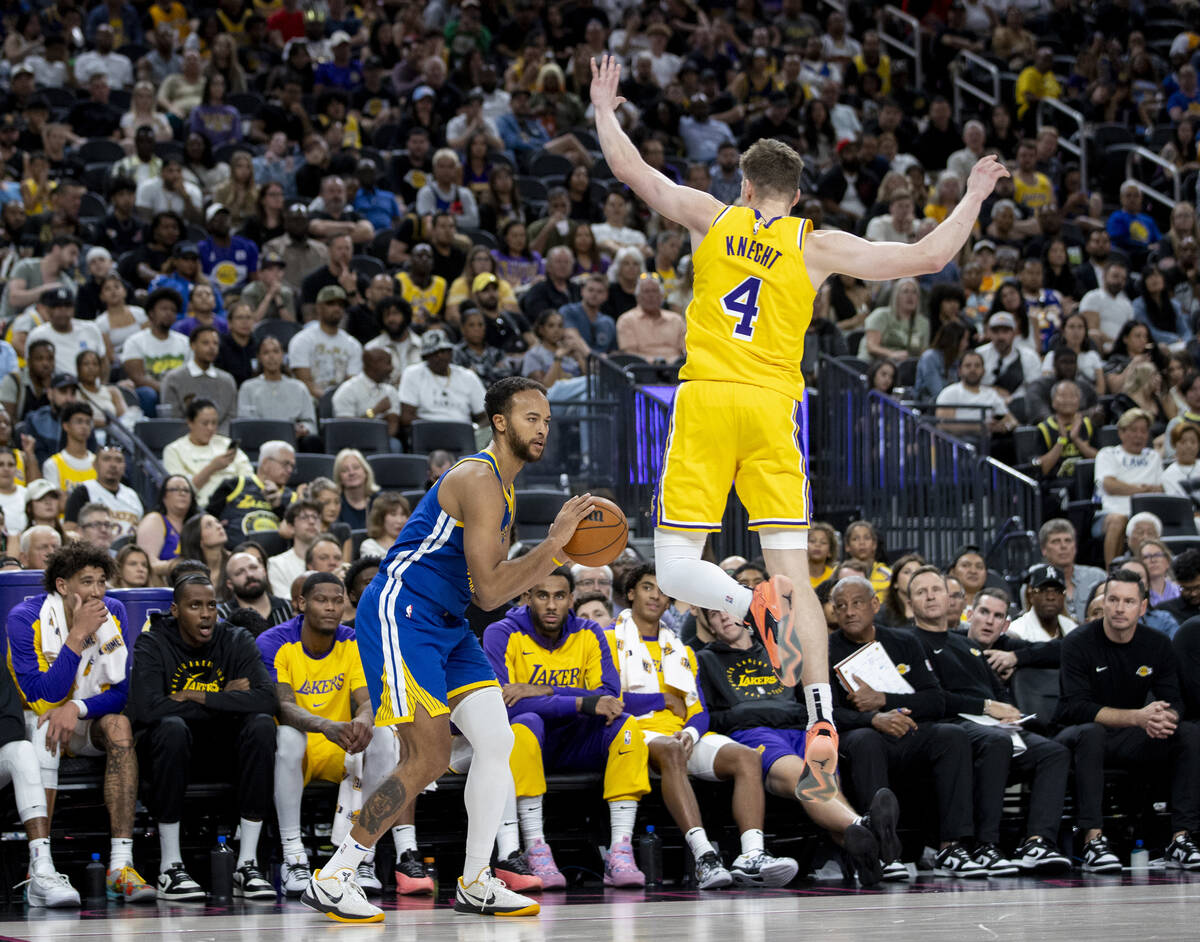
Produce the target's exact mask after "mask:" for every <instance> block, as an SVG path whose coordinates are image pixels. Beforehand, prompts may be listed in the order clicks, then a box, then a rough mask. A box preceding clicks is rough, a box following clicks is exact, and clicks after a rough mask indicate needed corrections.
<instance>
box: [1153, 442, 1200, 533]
mask: <svg viewBox="0 0 1200 942" xmlns="http://www.w3.org/2000/svg"><path fill="white" fill-rule="evenodd" d="M1171 447H1172V448H1174V449H1175V460H1174V461H1173V462H1172V463H1171V464H1170V465H1168V466H1167V467H1166V468H1165V469H1164V470H1163V474H1162V486H1163V493H1164V494H1171V495H1172V496H1174V497H1186V498H1187V499H1188V500H1190V501H1191V502H1192V513H1193V514H1194V515H1195V516H1196V517H1197V518H1198V519H1197V526H1196V529H1197V530H1200V467H1197V466H1196V458H1197V456H1200V428H1198V427H1196V426H1195V425H1192V423H1191V422H1184V421H1182V420H1180V421H1179V422H1176V423H1175V426H1174V427H1173V428H1172V429H1171Z"/></svg>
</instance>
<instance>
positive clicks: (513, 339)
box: [460, 271, 537, 353]
mask: <svg viewBox="0 0 1200 942" xmlns="http://www.w3.org/2000/svg"><path fill="white" fill-rule="evenodd" d="M500 284H501V282H500V279H498V278H497V277H496V276H495V275H493V274H492V273H491V272H490V271H482V272H480V273H479V274H478V275H476V276H475V280H474V281H472V282H471V298H470V300H469V301H467V302H465V303H464V304H463V305H462V306H461V308H460V316H461V315H462V314H465V313H467V311H470V310H472V309H475V310H478V311H479V312H480V313H481V314H482V315H483V324H484V339H485V341H486V342H487V345H488V346H489V347H496V348H497V349H498V350H503V351H504V352H505V353H522V352H524V351H525V350H527V349H529V348H530V347H532V346H533V345H534V344H536V343H537V338H536V337H534V336H533V331H532V330H531V329H530V327H529V322H528V321H527V320H525V316H524V315H523V314H520V313H518V312H516V311H506V310H503V309H501V307H500Z"/></svg>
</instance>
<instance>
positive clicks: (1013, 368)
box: [975, 311, 1042, 402]
mask: <svg viewBox="0 0 1200 942" xmlns="http://www.w3.org/2000/svg"><path fill="white" fill-rule="evenodd" d="M1016 335H1017V321H1016V319H1015V318H1014V317H1013V316H1012V315H1011V314H1009V313H1008V312H1007V311H997V312H996V313H995V314H993V315H992V316H991V317H989V318H988V322H987V337H988V342H987V343H985V344H982V345H981V346H979V347H976V348H975V350H976V352H977V353H978V354H979V355H980V356H981V357H983V384H984V385H985V386H992V387H995V389H996V392H998V393H999V394H1000V396H1001V398H1002V399H1003V400H1004V401H1005V402H1007V401H1008V400H1009V399H1010V398H1012V397H1013V396H1015V395H1017V394H1018V393H1021V392H1024V389H1025V384H1026V383H1031V382H1033V381H1034V380H1035V379H1037V378H1038V377H1039V376H1041V375H1042V364H1041V361H1040V360H1039V359H1038V355H1037V354H1036V353H1034V352H1033V350H1032V349H1030V348H1029V347H1027V346H1025V345H1024V344H1016V343H1014V342H1013V341H1014V340H1015V338H1016Z"/></svg>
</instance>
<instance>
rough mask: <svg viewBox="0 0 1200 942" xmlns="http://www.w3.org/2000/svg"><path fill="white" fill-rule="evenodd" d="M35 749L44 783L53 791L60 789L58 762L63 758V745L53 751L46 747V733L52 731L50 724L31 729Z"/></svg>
mask: <svg viewBox="0 0 1200 942" xmlns="http://www.w3.org/2000/svg"><path fill="white" fill-rule="evenodd" d="M30 732H31V735H30V739H31V740H32V744H33V751H34V753H35V754H36V756H37V764H38V768H39V769H41V776H42V785H43V786H44V787H45V788H48V789H50V790H51V791H56V790H57V789H58V763H59V760H60V759H61V758H62V747H61V746H60V747H59V748H57V749H56V750H55V751H54V752H53V753H51V752H50V750H49V749H47V748H46V734H47V733H49V732H50V724H49V723H43V724H42V725H41V726H37V725H34V726H33V727H32V729H31V730H30Z"/></svg>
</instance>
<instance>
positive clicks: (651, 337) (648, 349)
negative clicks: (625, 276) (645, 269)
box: [617, 275, 684, 363]
mask: <svg viewBox="0 0 1200 942" xmlns="http://www.w3.org/2000/svg"><path fill="white" fill-rule="evenodd" d="M636 297H637V305H636V306H635V307H633V308H632V309H630V310H628V311H625V312H624V313H622V314H621V315H620V316H619V317H618V318H617V347H618V348H619V349H620V351H621V352H622V353H628V354H633V355H635V356H640V357H641V358H642V359H644V360H645V361H646V362H648V363H654V362H663V363H674V362H676V361H677V360H679V359H680V358H681V357H682V356H683V354H684V344H683V335H684V321H683V317H682V315H680V314H678V313H676V312H675V311H670V310H667V309H666V308H664V307H663V306H662V305H663V289H662V285H661V283H660V282H659V280H658V277H657V276H655V275H643V276H642V277H641V278H639V280H638V283H637V292H636Z"/></svg>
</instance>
